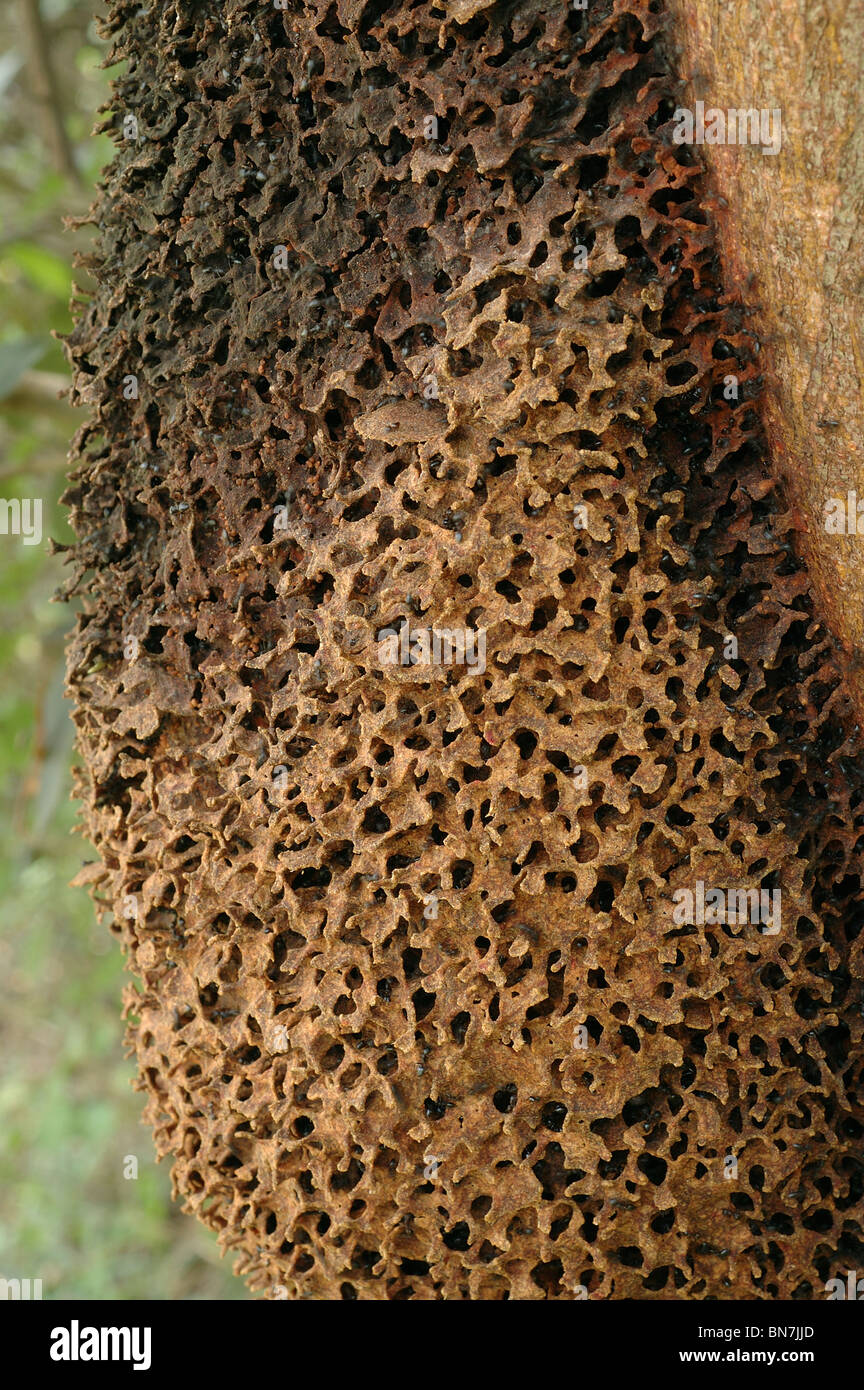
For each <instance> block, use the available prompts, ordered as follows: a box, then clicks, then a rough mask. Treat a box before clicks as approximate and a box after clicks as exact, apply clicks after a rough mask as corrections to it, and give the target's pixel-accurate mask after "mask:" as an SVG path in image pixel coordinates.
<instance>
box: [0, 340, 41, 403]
mask: <svg viewBox="0 0 864 1390" xmlns="http://www.w3.org/2000/svg"><path fill="white" fill-rule="evenodd" d="M50 346H51V339H50V338H48V337H45V336H42V335H41V334H40V335H39V336H38V337H37V336H36V335H35V334H33V335H30V336H29V337H22V338H13V339H12V341H11V342H8V343H0V400H3V398H4V396H8V395H10V394H11V392H12V391H14V390H15V387H16V386H17V385H18V382H19V381H20V380H21V378H22V376H23V375H24V373H25V372H26V371H28V369H29V368H30V367H33V366H35V364H36V363H37V362H38V361H39V360H40V359H41V358H43V357H44V356H45V353H46V352H47V351H48V349H49V347H50Z"/></svg>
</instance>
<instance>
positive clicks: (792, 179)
mask: <svg viewBox="0 0 864 1390" xmlns="http://www.w3.org/2000/svg"><path fill="white" fill-rule="evenodd" d="M671 10H672V26H671V33H672V35H673V42H675V43H676V44H677V45H678V46H679V49H680V53H679V71H681V72H682V73H684V74H686V75H689V82H688V95H687V98H686V99H687V100H688V101H690V102H691V104H692V103H693V102H695V101H696V100H697V99H702V100H704V102H705V104H706V106H713V107H719V108H721V109H723V110H727V109H729V108H741V107H756V108H768V109H769V110H771V109H773V108H775V107H779V108H780V109H781V111H782V120H783V141H782V148H781V150H780V153H779V154H778V155H777V156H776V157H775V156H772V155H763V154H762V152H761V150H760V149H759V148H754V147H753V146H746V145H745V146H740V145H731V144H729V145H723V144H720V145H705V146H703V153H704V156H705V159H706V161H707V163H708V166H709V169H710V171H711V176H712V179H713V181H714V184H715V187H716V190H717V193H718V194H719V195H720V206H719V208H718V221H719V224H720V228H721V235H722V242H723V250H724V260H725V271H726V278H727V284H731V283H734V282H735V281H737V282H738V283H739V285H740V286H741V288H742V293H743V294H744V297H745V300H746V301H747V302H749V303H752V304H756V305H757V315H758V318H757V321H758V322H759V323H760V327H761V330H762V332H761V336H762V338H763V344H764V348H765V360H766V365H767V366H768V368H769V371H770V374H771V376H772V378H773V381H772V383H771V388H770V389H769V390H768V391H766V393H765V397H764V400H765V416H766V425H767V428H768V433H769V437H770V440H771V444H772V451H773V455H774V459H775V465H776V467H777V469H778V471H780V472H781V473H782V475H783V476H784V477H785V478H786V480H787V483H788V487H789V495H790V498H791V500H792V502H793V503H794V504H795V505H796V506H797V507H798V509H799V510H800V514H801V515H800V525H801V548H802V553H803V554H804V556H805V558H806V561H807V564H808V567H809V569H810V572H811V574H812V576H813V580H814V584H815V586H816V589H817V593H818V596H819V598H820V600H821V604H822V609H823V614H824V616H825V618H826V620H827V621H828V623H829V625H830V627H831V628H832V630H833V631H834V633H835V634H836V636H837V637H838V638H839V640H840V641H841V643H842V645H843V646H844V648H845V649H846V651H847V652H848V653H850V654H851V655H852V657H853V660H852V662H851V664H850V684H851V685H854V693H855V697H856V702H857V705H858V708H859V711H862V710H864V673H862V670H861V668H860V665H859V661H860V659H861V658H862V656H864V603H862V597H864V566H862V560H861V557H862V548H864V535H858V534H829V533H826V530H825V505H826V502H827V501H828V499H830V498H838V499H846V497H847V494H848V493H849V492H854V493H855V495H856V501H857V500H858V499H860V500H861V501H862V503H864V442H862V440H864V433H862V423H864V329H862V312H861V311H862V293H864V254H862V251H864V232H862V219H861V210H862V201H864V131H862V126H861V122H860V112H861V109H862V105H864V4H862V3H861V0H854V3H852V4H848V3H846V0H820V2H819V3H813V0H777V3H772V4H771V5H770V6H766V5H765V4H763V3H760V0H672V4H671ZM724 201H725V204H726V206H725V207H724ZM862 513H864V507H862ZM859 523H860V526H861V529H862V531H864V514H862V515H861V516H860V518H859Z"/></svg>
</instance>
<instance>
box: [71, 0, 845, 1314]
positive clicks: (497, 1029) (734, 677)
mask: <svg viewBox="0 0 864 1390" xmlns="http://www.w3.org/2000/svg"><path fill="white" fill-rule="evenodd" d="M659 8H660V7H659V6H658V4H656V3H651V4H647V3H642V0H616V3H614V4H611V3H609V2H608V0H592V3H591V5H590V9H589V10H587V11H578V10H572V9H570V10H568V9H567V7H566V6H565V5H564V4H563V3H562V4H560V5H549V4H548V2H547V0H526V3H521V4H518V5H514V4H511V3H496V4H488V3H484V0H462V3H457V4H453V5H448V6H447V7H446V8H445V7H444V6H443V5H442V6H441V7H436V6H435V5H428V4H423V5H416V6H412V5H409V4H407V3H396V4H389V5H388V4H383V3H371V4H369V3H367V4H363V3H361V2H360V0H343V2H342V3H333V4H330V5H329V6H327V5H326V4H318V5H306V6H303V5H300V4H297V5H293V4H292V6H291V10H290V12H287V11H286V12H282V11H279V10H276V9H274V8H272V7H270V6H268V5H265V4H262V3H259V2H258V0H256V3H251V2H250V0H246V2H245V3H241V2H240V0H228V3H226V4H224V5H222V6H218V7H216V8H213V7H203V8H202V7H201V6H200V5H199V4H197V3H191V0H190V3H166V4H160V5H155V6H150V7H148V8H147V9H146V10H145V9H142V8H141V6H140V5H139V4H138V0H128V3H127V0H121V3H116V4H114V6H113V8H112V11H111V19H110V21H109V28H110V30H111V31H112V33H113V35H114V38H115V47H114V51H113V54H112V58H113V60H115V61H117V60H121V59H125V60H126V62H127V69H126V73H125V75H124V76H123V77H121V78H119V79H118V80H117V82H116V93H117V95H116V106H115V108H114V110H113V112H112V114H111V116H110V118H109V119H108V121H107V122H106V128H109V129H111V130H113V131H115V132H116V133H117V136H118V151H117V157H116V159H115V161H114V163H113V164H112V166H111V167H110V169H109V170H108V172H107V174H106V177H105V183H104V189H103V191H102V193H101V196H100V199H99V203H98V208H97V212H96V214H95V218H96V220H97V222H98V228H99V230H98V237H97V249H96V257H95V265H96V272H97V276H98V281H99V289H98V292H97V293H96V295H95V297H94V299H93V300H92V302H90V303H88V304H87V305H83V306H82V307H81V309H80V313H79V317H78V323H77V327H76V329H75V331H74V333H73V335H72V337H71V342H70V347H71V354H72V359H73V362H74V365H75V367H76V369H77V376H76V385H77V392H78V395H79V398H80V399H81V400H84V401H86V402H88V403H89V404H90V406H91V409H92V418H91V422H90V423H89V424H88V425H86V426H84V427H83V429H82V430H81V431H80V433H79V436H78V439H77V466H76V471H75V474H74V477H73V483H72V486H71V490H70V492H69V494H68V500H69V502H70V504H71V507H72V512H73V519H74V523H75V526H76V529H77V533H78V536H79V538H80V539H79V543H78V545H77V548H76V551H75V554H74V561H75V564H76V566H77V570H76V575H77V577H76V578H75V580H73V581H71V582H70V591H71V590H72V589H75V590H76V591H78V592H80V593H83V594H84V595H85V596H86V599H85V612H84V615H83V617H82V618H81V619H80V621H79V624H78V629H77V633H76V635H75V637H74V640H73V642H72V646H71V652H70V686H71V690H72V692H73V694H74V697H75V700H76V709H77V712H76V722H77V726H78V732H79V747H80V751H81V755H82V761H83V768H82V772H81V774H80V795H81V798H82V800H83V802H84V804H85V807H86V821H87V828H88V831H89V834H90V836H91V838H92V839H93V841H94V842H95V844H96V846H97V849H98V852H99V855H100V857H101V863H100V864H99V865H97V866H94V867H93V868H92V869H91V870H89V871H88V873H87V874H86V875H85V877H87V878H89V879H90V881H91V882H92V884H93V886H94V889H95V891H96V894H97V898H98V901H99V902H100V903H101V904H103V905H105V906H109V907H111V908H113V911H114V913H115V927H114V930H115V931H116V932H117V934H118V935H119V936H120V937H121V939H122V942H123V945H124V948H125V949H126V951H127V953H128V957H129V964H130V967H131V969H132V970H133V971H134V973H135V975H136V976H137V977H138V979H139V980H140V986H139V987H137V988H135V987H130V989H129V991H128V995H127V1009H128V1011H129V1013H130V1016H131V1020H130V1033H129V1036H130V1040H131V1044H132V1046H133V1047H134V1049H135V1052H136V1055H137V1059H138V1064H139V1068H140V1076H141V1085H142V1087H143V1088H144V1089H145V1091H146V1093H147V1097H148V1102H147V1112H146V1113H147V1118H148V1120H149V1122H150V1123H151V1125H152V1127H153V1130H154V1134H155V1140H156V1145H157V1148H158V1151H159V1153H160V1154H162V1155H170V1156H171V1157H172V1159H173V1160H174V1176H175V1182H176V1188H177V1191H178V1193H179V1194H180V1195H181V1196H182V1198H183V1199H184V1200H185V1202H186V1204H187V1206H188V1207H189V1208H191V1209H192V1210H194V1211H196V1212H197V1213H198V1214H199V1215H200V1216H201V1217H202V1219H203V1220H205V1221H206V1222H207V1223H208V1224H209V1225H210V1226H212V1227H213V1228H214V1229H216V1230H217V1231H218V1232H219V1233H220V1235H221V1237H222V1238H223V1240H224V1242H225V1243H226V1245H227V1246H229V1247H231V1248H232V1249H233V1250H235V1251H236V1252H237V1254H238V1255H239V1263H238V1270H239V1272H240V1273H241V1274H242V1275H243V1276H244V1277H245V1278H246V1279H247V1280H248V1282H249V1285H250V1287H251V1288H252V1289H253V1290H256V1291H260V1292H262V1293H263V1294H264V1295H266V1296H269V1297H280V1296H284V1294H285V1292H286V1291H287V1294H288V1296H289V1297H292V1298H344V1299H412V1298H413V1299H440V1298H452V1299H460V1298H462V1299H464V1298H470V1299H502V1298H517V1299H541V1298H561V1299H574V1298H579V1297H581V1296H583V1294H587V1296H589V1297H591V1298H598V1299H607V1298H612V1299H620V1298H641V1299H650V1298H658V1297H670V1296H677V1297H681V1298H694V1299H699V1298H722V1299H727V1298H728V1299H732V1298H762V1299H771V1298H797V1299H808V1298H817V1297H823V1296H824V1293H823V1289H824V1283H825V1281H826V1280H827V1279H829V1278H831V1277H832V1276H833V1275H835V1274H837V1273H838V1272H840V1273H841V1274H842V1272H843V1271H845V1269H846V1267H847V1264H848V1263H849V1262H850V1261H851V1262H853V1263H854V1262H855V1261H860V1260H861V1258H862V1257H864V1243H862V1229H861V1216H862V1208H861V1198H862V1161H861V1150H860V1141H861V1136H862V1123H861V1101H860V1098H859V1094H858V1086H859V1084H860V1080H861V1078H860V1072H861V1062H860V1058H861V1035H862V1027H864V1018H862V1010H864V993H862V987H861V984H860V981H861V979H862V977H864V970H862V962H861V945H860V932H861V926H862V923H864V894H862V888H861V883H860V879H859V875H858V869H857V865H858V859H859V856H858V850H859V846H860V837H861V834H862V826H864V814H862V796H861V787H862V778H861V759H860V751H859V747H858V744H857V742H856V743H853V742H852V741H851V737H850V736H848V735H847V732H846V731H847V730H848V729H849V728H850V727H851V724H850V722H849V719H848V707H847V702H846V696H845V695H844V693H843V690H842V688H841V684H840V673H839V671H838V669H837V667H836V665H835V662H834V658H833V656H832V648H831V646H830V644H829V641H828V638H827V636H826V634H825V632H824V630H823V629H822V628H821V627H820V625H819V622H818V619H817V617H815V616H814V613H813V607H812V602H811V596H810V585H809V581H808V577H807V574H806V573H805V571H804V570H803V569H802V567H801V565H800V564H799V562H798V561H797V560H796V558H795V556H794V554H793V550H792V541H793V532H792V520H791V517H790V514H789V513H788V512H787V510H786V509H785V505H784V503H783V501H782V498H778V494H777V491H776V489H775V486H774V484H773V482H772V478H771V477H770V476H769V472H768V468H767V465H766V460H765V452H764V448H763V444H762V440H761V436H760V426H759V422H758V418H757V410H756V406H757V402H758V397H759V392H760V390H761V383H760V377H759V371H758V364H757V362H756V360H755V351H754V345H753V340H752V335H751V334H750V332H749V331H748V317H747V315H746V313H745V311H744V309H743V307H742V306H741V305H740V304H738V303H737V302H733V301H732V300H731V299H730V298H729V297H728V296H727V295H726V294H724V288H723V284H722V279H721V269H720V266H719V264H718V257H717V254H716V249H715V242H714V237H713V233H712V229H711V225H710V218H709V213H708V211H707V210H706V207H707V201H708V200H707V198H706V196H705V195H704V191H703V185H702V176H701V173H700V168H699V165H698V161H697V158H696V155H695V153H694V151H693V150H691V149H689V148H687V147H682V146H677V145H675V144H674V143H673V141H672V139H671V133H670V132H671V129H672V113H673V109H674V107H675V100H676V98H675V92H676V87H675V84H674V82H673V79H672V77H671V76H670V73H669V68H668V63H667V62H666V60H665V57H664V48H663V44H662V41H661V40H662V30H661V28H660V26H661V22H662V16H661V15H660V14H659V13H658V10H659ZM128 114H133V115H134V116H135V120H136V123H137V138H131V139H130V138H123V135H122V130H123V120H124V117H125V116H127V115H128ZM430 118H434V119H430ZM436 122H437V124H436ZM127 128H128V127H127ZM730 376H731V377H732V378H734V381H735V386H734V388H732V389H731V390H730V389H729V378H730ZM131 378H134V379H135V382H136V388H137V396H136V395H135V394H134V391H133V392H132V393H131V394H130V393H129V391H128V390H127V391H125V392H124V381H125V382H128V381H129V380H130V379H131ZM127 396H128V398H127ZM406 624H408V625H410V627H411V628H412V629H415V630H416V629H418V628H420V629H432V628H437V629H441V628H443V629H447V630H451V631H470V632H479V631H481V630H482V631H483V632H484V634H485V644H486V657H485V665H484V668H483V669H482V670H481V663H477V662H475V663H473V664H470V663H468V662H467V661H466V662H462V663H461V664H460V663H458V662H454V663H450V664H448V665H441V666H435V667H432V666H429V665H422V664H420V665H416V664H415V665H400V664H398V663H397V664H387V663H385V662H383V661H382V660H381V633H382V632H383V631H386V630H390V631H394V632H397V633H398V632H400V631H401V629H402V628H403V627H404V626H405V625H406ZM730 637H734V639H735V643H737V648H736V647H734V645H732V644H730V643H729V638H730ZM699 883H701V884H703V885H707V886H708V889H707V890H706V891H710V890H711V889H715V888H716V889H720V890H723V891H724V892H726V893H727V894H728V893H732V892H742V893H749V892H757V893H759V892H765V893H766V894H773V893H776V892H778V891H779V892H780V894H781V895H782V925H781V926H780V929H779V930H777V931H776V932H775V931H773V930H767V929H766V924H765V922H764V920H763V921H761V922H757V923H754V922H752V921H751V920H747V921H744V922H742V921H739V922H730V921H728V920H727V921H721V922H715V921H712V920H710V918H706V919H705V920H704V921H702V922H699V921H695V920H692V917H693V916H694V915H698V914H691V918H690V919H688V920H684V921H681V920H680V917H681V914H680V912H679V913H678V920H676V914H675V903H676V902H678V901H680V899H681V893H682V892H683V891H684V890H686V891H696V888H697V885H698V884H699ZM676 895H677V897H676ZM703 915H704V914H703Z"/></svg>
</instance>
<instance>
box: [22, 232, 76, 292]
mask: <svg viewBox="0 0 864 1390" xmlns="http://www.w3.org/2000/svg"><path fill="white" fill-rule="evenodd" d="M6 259H7V260H9V261H11V262H12V264H13V265H16V266H17V267H18V269H19V270H20V271H21V272H22V273H23V274H24V275H25V276H26V278H27V279H28V280H29V281H30V283H31V285H34V286H35V288H36V289H37V290H42V292H43V293H44V294H51V295H56V296H57V298H58V299H63V300H67V299H68V298H69V296H70V295H71V293H72V272H71V270H70V268H69V266H68V265H67V263H66V261H64V259H63V257H62V256H57V255H55V253H54V252H53V251H48V250H46V249H45V247H44V246H37V245H36V244H35V243H33V242H27V241H16V242H14V243H13V244H12V245H11V246H9V247H7V248H6Z"/></svg>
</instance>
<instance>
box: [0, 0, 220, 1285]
mask: <svg viewBox="0 0 864 1390" xmlns="http://www.w3.org/2000/svg"><path fill="white" fill-rule="evenodd" d="M97 13H99V11H98V10H96V9H95V8H94V4H93V3H91V0H7V3H6V5H5V6H2V7H0V497H2V498H4V499H10V498H16V497H18V498H37V497H41V498H42V499H43V522H42V529H43V540H42V544H41V545H25V544H24V543H23V539H22V538H21V537H19V536H13V535H2V534H0V608H2V623H0V797H2V808H0V809H2V814H0V1277H2V1278H6V1279H13V1278H18V1279H27V1278H29V1279H41V1280H42V1281H43V1297H44V1298H49V1299H50V1298H72V1299H131V1298H141V1299H203V1298H216V1299H225V1298H242V1297H244V1296H245V1290H244V1286H243V1285H242V1284H241V1283H240V1281H239V1280H236V1279H235V1278H234V1277H233V1276H232V1274H231V1266H230V1260H229V1259H228V1258H226V1259H222V1258H221V1257H220V1254H219V1250H218V1246H217V1244H216V1241H215V1238H214V1237H212V1236H211V1235H210V1234H209V1233H208V1232H207V1231H205V1230H204V1229H203V1228H202V1227H201V1226H199V1224H198V1223H197V1221H196V1220H195V1219H194V1218H193V1217H191V1216H184V1215H183V1214H182V1213H181V1212H180V1210H179V1207H176V1206H173V1205H172V1203H171V1200H170V1180H169V1173H168V1167H167V1164H162V1165H161V1166H159V1167H157V1165H156V1163H155V1161H154V1158H153V1149H152V1143H151V1139H150V1133H149V1130H147V1129H146V1128H144V1127H143V1126H142V1124H141V1121H140V1115H141V1110H142V1105H143V1101H142V1098H141V1097H140V1096H139V1094H138V1093H137V1092H135V1091H133V1090H132V1089H131V1080H132V1077H133V1074H134V1069H133V1067H132V1065H131V1063H130V1062H129V1061H127V1060H125V1059H124V1055H123V1024H122V1022H121V1018H120V996H121V990H122V987H123V984H124V981H125V980H126V979H128V976H126V975H125V973H124V967H123V960H122V957H121V956H120V954H119V950H118V948H117V947H116V946H115V944H114V942H113V940H112V939H111V938H110V936H109V934H108V932H107V929H106V928H101V927H100V926H99V924H98V923H97V921H96V916H95V911H94V908H93V906H92V904H91V901H90V899H89V897H88V895H87V893H86V891H85V890H83V889H73V888H70V887H69V886H68V884H69V880H70V879H71V878H72V877H73V875H74V874H75V873H76V872H77V871H78V869H79V868H80V866H81V864H82V862H83V860H85V859H87V858H92V857H93V855H92V851H90V848H89V846H88V845H87V843H86V841H84V840H83V839H82V838H81V836H80V835H78V834H75V833H73V831H74V826H75V822H76V813H75V808H74V806H73V805H72V803H71V802H70V799H69V787H70V775H69V768H70V764H71V761H72V758H73V748H72V728H71V724H70V722H69V713H68V705H67V703H66V702H65V701H64V699H63V670H64V654H63V647H64V636H65V634H66V632H67V631H68V629H69V627H70V626H71V623H72V620H73V610H72V608H71V607H70V606H69V605H67V604H60V603H51V597H52V594H54V593H55V592H56V591H57V590H58V589H59V588H60V586H61V584H62V583H63V580H64V577H65V573H66V571H65V570H64V567H63V563H62V556H57V557H51V556H50V555H49V549H50V546H49V543H48V542H49V538H53V539H55V540H58V541H60V542H68V541H70V540H71V535H70V533H69V529H68V526H67V524H66V520H65V517H64V515H63V509H62V508H61V507H60V505H59V499H60V497H61V495H62V493H63V491H64V485H65V484H64V474H65V470H66V451H67V449H68V447H69V441H70V440H71V437H72V435H73V433H74V431H75V430H76V429H77V428H78V426H79V425H80V424H81V423H82V420H83V418H84V417H83V413H82V412H78V411H73V410H71V409H70V408H69V406H68V405H67V404H66V402H65V401H61V400H58V399H57V392H58V390H59V389H60V388H62V387H63V386H64V385H65V384H66V382H67V381H68V372H67V368H66V363H65V358H64V355H63V349H62V346H61V345H60V343H58V342H57V341H56V340H55V339H54V338H53V337H52V336H51V335H52V332H54V333H60V334H63V333H65V332H67V331H68V329H69V327H70V316H69V308H68V306H69V300H70V297H71V293H72V280H73V269H72V261H73V256H74V253H75V252H76V250H77V251H86V250H87V248H88V246H89V244H90V239H91V237H92V228H84V229H79V230H74V231H71V230H65V229H64V225H63V219H64V218H66V217H74V216H80V215H81V214H83V213H84V212H86V210H87V208H88V207H89V205H90V203H91V201H92V198H93V195H94V192H95V186H96V181H97V179H98V177H99V171H100V169H101V168H102V167H103V165H105V164H106V163H107V162H108V160H109V159H110V158H111V155H112V150H113V144H112V142H111V141H110V140H109V139H108V138H107V137H105V136H98V137H94V136H92V135H91V133H90V132H91V130H92V128H93V126H94V124H95V122H96V119H97V111H98V108H99V107H100V106H101V105H102V103H103V102H105V101H106V100H107V97H108V83H109V80H110V76H111V73H110V70H109V71H106V70H105V69H104V68H103V67H102V66H101V65H102V62H103V60H104V57H105V53H106V47H107V46H106V44H105V43H104V42H103V41H102V40H101V39H100V37H99V34H98V31H97V26H96V22H95V20H94V14H97ZM75 281H76V283H77V284H78V285H79V286H81V288H82V289H83V290H85V291H86V289H87V285H88V280H87V277H86V274H85V273H84V272H82V271H80V270H78V271H75ZM127 1155H134V1156H135V1157H136V1158H137V1160H138V1177H137V1179H134V1180H130V1179H127V1178H124V1175H123V1174H124V1165H125V1160H126V1157H127Z"/></svg>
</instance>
